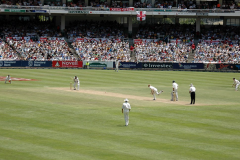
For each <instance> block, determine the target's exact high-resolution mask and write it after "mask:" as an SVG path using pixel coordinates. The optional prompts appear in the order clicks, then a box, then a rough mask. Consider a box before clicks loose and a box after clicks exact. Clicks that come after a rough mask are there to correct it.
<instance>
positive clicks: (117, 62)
mask: <svg viewBox="0 0 240 160" xmlns="http://www.w3.org/2000/svg"><path fill="white" fill-rule="evenodd" d="M115 66H116V68H115V72H116V71H117V72H118V66H119V60H118V59H116V60H115Z"/></svg>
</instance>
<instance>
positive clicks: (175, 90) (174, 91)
mask: <svg viewBox="0 0 240 160" xmlns="http://www.w3.org/2000/svg"><path fill="white" fill-rule="evenodd" d="M172 83H173V84H172V87H173V91H172V92H171V96H172V99H171V101H173V94H174V93H175V96H176V101H178V84H177V83H176V82H175V81H172Z"/></svg>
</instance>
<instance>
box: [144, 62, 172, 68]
mask: <svg viewBox="0 0 240 160" xmlns="http://www.w3.org/2000/svg"><path fill="white" fill-rule="evenodd" d="M142 68H169V69H172V68H173V65H172V63H160V62H159V63H157V62H142Z"/></svg>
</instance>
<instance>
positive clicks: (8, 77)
mask: <svg viewBox="0 0 240 160" xmlns="http://www.w3.org/2000/svg"><path fill="white" fill-rule="evenodd" d="M7 82H9V83H10V84H11V83H12V80H11V76H10V75H7V77H6V79H5V83H7Z"/></svg>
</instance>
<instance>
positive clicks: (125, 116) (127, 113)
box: [123, 111, 129, 126]
mask: <svg viewBox="0 0 240 160" xmlns="http://www.w3.org/2000/svg"><path fill="white" fill-rule="evenodd" d="M123 114H124V119H125V125H126V126H127V125H128V124H129V112H125V111H124V112H123Z"/></svg>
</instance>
